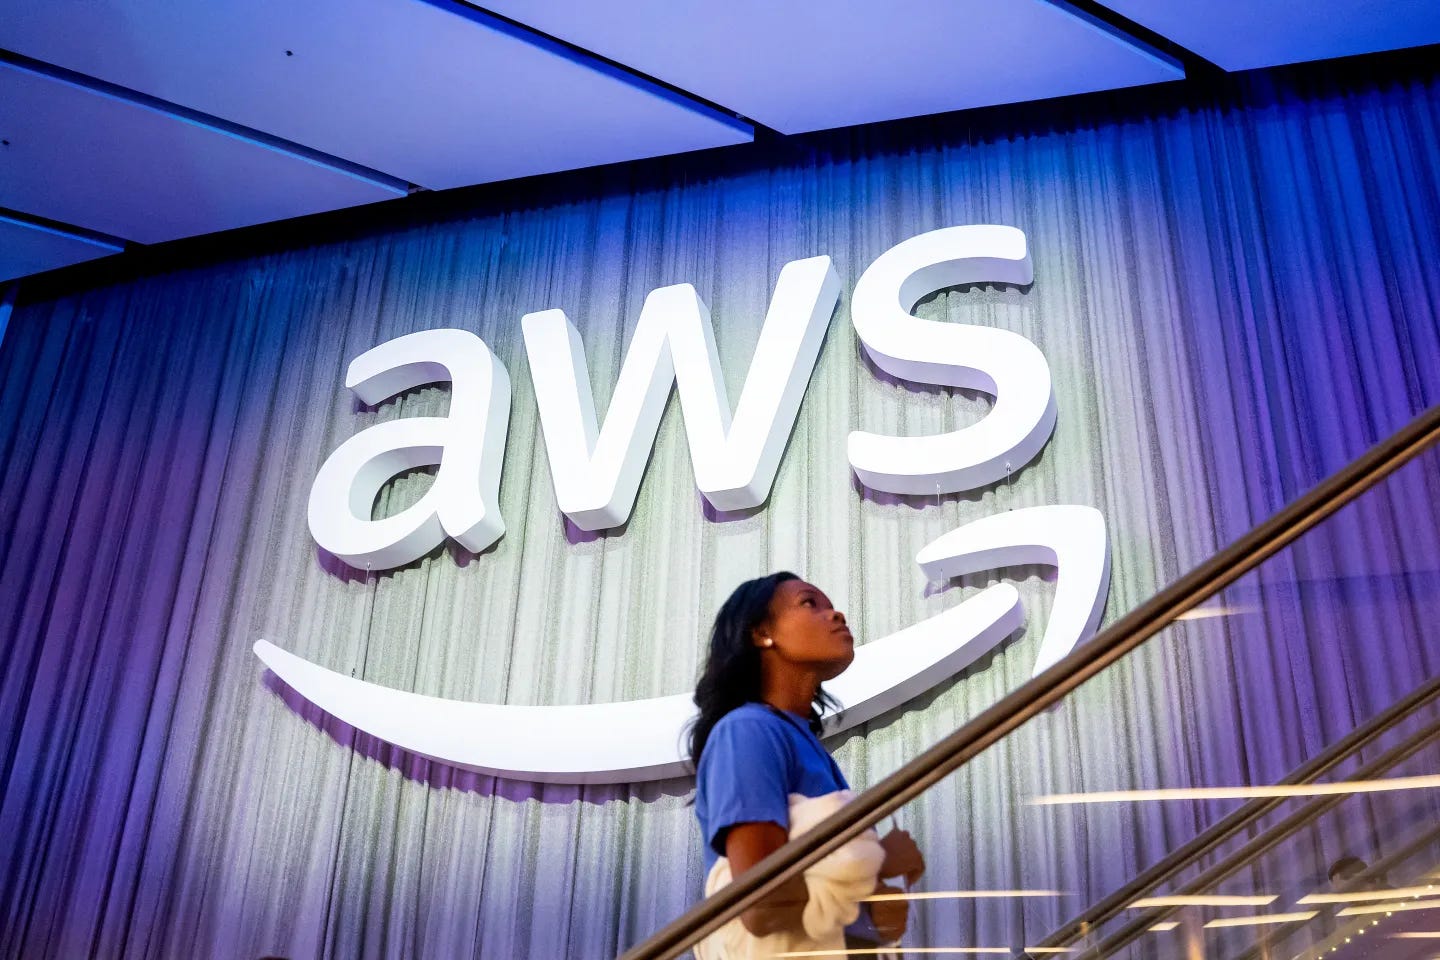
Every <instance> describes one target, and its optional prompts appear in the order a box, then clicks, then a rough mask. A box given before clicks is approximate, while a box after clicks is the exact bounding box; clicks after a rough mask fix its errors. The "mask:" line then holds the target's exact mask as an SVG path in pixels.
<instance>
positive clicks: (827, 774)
mask: <svg viewBox="0 0 1440 960" xmlns="http://www.w3.org/2000/svg"><path fill="white" fill-rule="evenodd" d="M854 659H855V638H854V637H853V636H852V635H851V633H850V628H849V627H847V626H846V624H845V615H844V614H842V613H841V612H840V611H838V610H836V609H835V608H834V606H833V605H832V604H831V603H830V600H829V598H828V597H826V596H825V594H824V593H823V592H821V591H820V590H819V589H818V588H816V587H814V586H812V585H811V584H808V583H806V582H805V581H803V580H801V579H800V578H798V577H796V576H795V575H794V574H793V573H773V574H771V575H769V576H767V577H761V578H759V579H757V580H750V581H747V582H745V583H742V584H741V585H740V586H739V587H737V588H736V589H735V592H734V593H732V594H731V595H730V598H729V599H728V600H726V601H725V604H724V605H723V606H722V607H721V608H720V612H719V613H718V614H717V615H716V617H715V626H714V629H713V630H712V632H711V636H710V655H709V659H708V661H707V662H706V664H705V671H704V673H703V674H702V675H701V678H700V682H699V684H698V685H697V687H696V690H695V704H696V706H698V707H699V708H700V714H699V716H698V717H697V718H696V720H695V724H694V726H693V727H692V728H691V731H690V758H691V761H692V762H693V763H694V765H695V769H696V794H695V813H696V816H697V818H698V819H699V821H700V829H701V833H702V834H703V836H704V840H705V866H706V871H707V876H708V878H709V880H708V882H707V893H710V892H713V890H714V888H715V887H716V886H719V885H723V883H724V882H728V880H729V878H732V877H737V876H739V875H740V874H742V873H744V872H745V871H746V870H748V869H750V868H751V867H753V866H754V865H755V864H756V863H758V862H760V861H761V860H763V859H764V858H765V857H766V856H768V855H769V854H770V853H772V852H774V851H775V850H777V849H778V848H779V847H780V846H782V845H783V844H784V843H785V841H786V840H787V839H788V837H789V835H790V831H791V829H792V826H793V825H792V822H791V821H792V819H793V818H794V817H793V815H792V804H791V800H792V795H798V797H802V798H838V799H837V801H836V802H843V799H844V797H845V796H846V795H845V794H839V793H838V791H848V789H849V785H848V784H847V783H846V781H845V776H844V775H843V774H842V773H841V772H840V768H839V767H837V766H836V765H835V761H834V760H833V759H831V757H830V754H829V753H828V752H827V751H826V750H825V748H824V746H822V745H821V743H820V741H819V739H817V736H816V735H817V734H818V733H819V732H820V716H821V713H822V711H824V710H825V709H827V708H833V707H834V706H836V704H835V702H834V701H833V700H832V699H831V698H830V696H829V695H828V694H826V693H825V691H824V690H823V689H821V686H820V685H821V684H822V683H823V682H824V681H826V680H830V679H833V678H835V677H837V676H839V675H840V674H841V673H842V672H843V671H844V670H845V668H846V667H848V666H849V665H850V663H851V661H852V660H854ZM795 809H797V810H798V809H799V807H796V808H795ZM810 816H811V817H813V816H815V814H813V813H812V814H810ZM860 840H864V841H865V842H866V843H869V844H870V845H871V849H872V851H873V853H872V854H870V855H869V856H870V859H869V860H868V861H866V859H865V858H866V856H867V854H866V852H865V851H864V850H863V849H860V848H858V847H857V848H856V850H855V851H852V852H854V854H855V856H854V858H853V863H856V864H862V865H863V864H865V863H868V871H869V872H867V873H865V874H864V875H863V882H864V884H865V890H866V891H868V892H896V891H894V889H893V888H890V887H887V886H885V885H884V884H883V883H881V882H880V880H882V879H884V878H891V877H905V878H906V879H907V881H908V882H911V883H913V882H914V881H915V880H917V879H919V877H920V875H921V874H922V873H924V871H925V860H924V858H923V857H922V856H921V854H920V850H919V848H918V847H916V845H915V841H914V840H912V839H911V837H910V835H909V834H907V833H905V832H904V831H900V830H894V831H891V832H890V833H889V834H887V835H886V836H885V837H884V838H883V839H881V840H879V841H878V844H879V846H878V849H876V848H875V847H874V844H875V843H876V841H875V838H874V834H873V833H867V834H866V835H865V836H864V837H862V838H860ZM857 842H858V841H852V844H856V843H857ZM849 846H851V845H849V844H847V847H849ZM844 850H845V848H842V850H841V851H836V853H835V854H832V855H831V857H827V858H826V859H827V860H830V859H832V858H834V857H837V856H839V855H841V854H842V852H843V851H844ZM721 858H723V859H721ZM821 862H822V864H823V863H824V862H825V861H821ZM817 866H818V865H817ZM877 866H878V869H876V867H877ZM859 869H867V868H865V867H864V866H862V867H860V868H859ZM810 873H811V871H807V872H806V874H807V875H809V874H810ZM872 878H873V879H872ZM853 883H854V881H853V879H852V880H851V884H852V887H853ZM864 892H865V891H862V893H861V895H864ZM818 896H821V893H820V891H819V886H818V884H817V888H816V890H815V891H814V892H812V890H811V888H810V886H808V885H807V882H806V876H805V875H802V876H797V877H795V878H793V879H792V880H790V881H789V882H788V883H786V884H785V885H784V886H782V887H781V888H780V889H778V890H777V891H775V892H774V893H772V894H771V895H770V896H769V897H767V898H766V899H765V900H763V901H761V902H760V903H758V904H756V905H755V906H753V907H751V908H750V909H749V910H747V911H745V913H744V914H742V916H741V918H740V922H741V924H742V925H743V930H744V932H743V933H742V932H740V931H739V929H738V928H733V929H732V930H731V934H732V936H733V935H738V936H742V937H743V936H744V933H748V934H749V935H750V936H751V937H773V936H779V935H782V934H788V935H789V936H790V938H791V939H792V941H794V940H795V939H799V940H801V941H803V940H804V939H805V938H806V933H805V931H806V930H807V929H810V927H811V926H812V919H813V917H814V914H815V911H816V907H817V904H816V903H815V902H813V901H814V900H815V898H816V897H818ZM807 903H808V904H809V905H810V907H811V911H810V914H809V915H808V916H807V914H806V907H807ZM868 907H869V908H870V909H869V910H868V915H867V911H864V910H859V908H858V905H857V904H855V903H854V902H853V900H851V901H850V902H847V903H844V904H842V905H841V908H840V912H842V913H845V914H846V915H845V917H844V920H845V921H851V920H853V921H855V922H854V923H852V924H851V925H850V927H849V928H847V929H846V931H845V940H846V941H848V942H850V943H852V944H856V943H857V941H868V943H869V945H872V946H873V945H874V943H875V942H877V941H878V942H893V941H895V940H898V939H899V938H900V936H901V934H903V933H904V932H905V924H906V918H907V907H906V903H905V901H903V900H893V901H880V902H873V903H870V904H868ZM857 914H858V915H857ZM810 939H813V933H812V934H811V936H810ZM723 952H724V951H718V950H714V949H712V950H710V951H709V953H710V955H712V956H718V955H722V954H723Z"/></svg>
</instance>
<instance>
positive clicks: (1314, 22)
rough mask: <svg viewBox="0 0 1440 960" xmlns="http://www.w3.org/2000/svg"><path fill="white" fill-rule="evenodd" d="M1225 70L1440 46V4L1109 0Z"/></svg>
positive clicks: (1438, 0) (1402, 0) (1430, 0)
mask: <svg viewBox="0 0 1440 960" xmlns="http://www.w3.org/2000/svg"><path fill="white" fill-rule="evenodd" d="M1104 2H1105V6H1107V7H1109V8H1111V9H1112V10H1114V11H1116V12H1117V13H1120V14H1123V15H1124V16H1126V17H1129V18H1130V19H1131V20H1134V21H1135V22H1136V23H1138V24H1141V25H1142V26H1145V27H1148V28H1149V29H1151V30H1154V31H1155V32H1156V33H1159V34H1162V35H1163V36H1166V37H1168V38H1170V39H1171V40H1174V41H1175V42H1176V43H1178V44H1180V45H1181V46H1182V47H1186V48H1188V49H1190V50H1193V51H1195V52H1196V53H1198V54H1200V56H1202V57H1204V58H1205V59H1207V60H1209V61H1211V62H1212V63H1216V64H1219V65H1220V66H1222V67H1224V68H1225V69H1226V70H1250V69H1253V68H1255V67H1273V66H1278V65H1280V64H1285V63H1299V62H1301V61H1304V60H1324V59H1328V58H1330V57H1348V56H1352V55H1354V54H1360V53H1378V52H1380V51H1382V50H1398V49H1401V48H1403V47H1417V46H1422V45H1425V44H1431V43H1440V0H1325V2H1323V3H1316V2H1314V0H1207V2H1205V3H1194V2H1193V0H1104Z"/></svg>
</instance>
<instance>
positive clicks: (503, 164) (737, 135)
mask: <svg viewBox="0 0 1440 960" xmlns="http://www.w3.org/2000/svg"><path fill="white" fill-rule="evenodd" d="M0 47H4V48H6V49H9V50H13V51H15V52H18V53H20V54H23V55H25V56H27V57H31V58H34V59H37V60H42V61H45V62H47V63H51V64H55V65H57V66H61V67H64V68H66V69H69V70H73V71H77V72H79V73H83V74H87V75H89V76H92V77H98V78H100V79H102V80H105V81H108V82H110V83H114V84H119V85H121V86H124V87H128V88H130V89H133V90H138V91H141V92H143V93H145V94H148V95H150V96H153V97H158V98H161V99H163V100H168V101H170V102H172V103H178V104H181V105H183V106H186V107H189V108H192V109H195V110H200V111H203V112H205V113H208V114H211V115H213V116H218V117H222V118H224V119H226V120H230V121H232V122H235V123H239V124H243V125H245V126H248V127H251V128H253V129H256V130H261V131H264V132H266V133H269V134H271V135H274V136H277V137H282V138H284V139H287V140H290V141H292V142H295V143H300V144H304V145H306V146H309V147H312V148H314V149H316V150H320V151H323V152H325V153H328V154H331V155H332V156H337V157H342V158H344V159H346V160H349V161H351V162H353V163H358V164H361V165H364V166H366V167H369V168H371V169H373V170H378V171H381V172H383V173H386V174H389V175H391V176H394V177H399V178H401V179H403V180H406V181H409V182H411V183H417V184H420V185H422V186H425V187H430V188H434V189H438V188H443V187H453V186H460V185H465V184H472V183H481V182H487V181H493V180H504V179H509V178H511V177H519V176H526V175H531V174H539V173H549V172H552V171H556V170H568V169H575V168H578V167H585V166H591V165H594V164H601V163H610V162H614V161H621V160H630V159H637V158H641V157H651V156H659V155H663V154H669V153H677V152H681V151H686V150H695V149H700V148H703V147H712V146H719V145H723V144H733V143H740V142H745V141H748V140H750V139H751V135H752V131H751V129H750V127H749V126H748V125H745V124H740V123H738V122H737V121H735V120H733V119H732V118H729V117H726V116H724V115H721V114H719V113H716V112H714V111H710V110H707V109H704V108H699V107H696V106H694V105H693V104H692V103H691V102H690V101H688V100H683V99H681V98H679V97H677V96H675V95H673V94H669V93H667V92H665V91H664V90H662V89H661V88H659V87H655V86H654V85H650V84H641V83H639V82H637V81H635V80H633V79H631V78H629V77H626V76H623V75H621V74H620V73H619V72H618V71H615V70H613V69H612V68H609V67H605V66H604V65H602V64H600V63H599V62H598V61H594V60H590V59H583V60H582V58H580V57H578V56H576V55H574V54H571V53H569V52H568V51H566V50H564V49H563V48H561V47H560V46H559V45H557V44H546V43H536V42H533V41H532V40H529V39H525V38H524V37H522V36H521V35H520V32H519V31H517V30H516V29H515V28H513V27H508V26H504V25H501V24H500V23H499V21H495V20H494V19H493V18H490V17H485V16H483V15H481V14H477V13H475V12H473V11H471V10H469V8H466V7H463V6H461V5H460V4H458V3H449V2H447V0H433V2H431V0H251V2H246V3H240V2H235V0H211V2H204V3H176V2H174V0H45V2H43V3H29V4H23V5H21V8H20V9H16V10H12V11H10V12H8V13H7V15H6V16H5V17H4V18H3V19H0Z"/></svg>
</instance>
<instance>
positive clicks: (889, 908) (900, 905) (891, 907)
mask: <svg viewBox="0 0 1440 960" xmlns="http://www.w3.org/2000/svg"><path fill="white" fill-rule="evenodd" d="M890 835H891V836H894V834H893V833H892V834H890ZM907 838H908V834H907ZM875 892H876V893H900V892H901V891H900V890H898V889H896V888H895V887H887V886H886V885H885V884H883V883H877V884H875ZM909 920H910V904H909V902H908V901H905V900H871V901H870V922H871V923H873V924H875V930H876V932H877V933H879V934H880V938H881V939H882V940H883V941H885V942H886V943H894V942H895V941H896V940H899V939H900V938H901V937H903V936H905V926H906V924H907V923H908V922H909Z"/></svg>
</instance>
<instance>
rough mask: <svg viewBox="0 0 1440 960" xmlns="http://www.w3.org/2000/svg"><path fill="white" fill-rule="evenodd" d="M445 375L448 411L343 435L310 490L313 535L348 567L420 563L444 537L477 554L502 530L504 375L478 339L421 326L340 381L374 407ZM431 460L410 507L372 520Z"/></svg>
mask: <svg viewBox="0 0 1440 960" xmlns="http://www.w3.org/2000/svg"><path fill="white" fill-rule="evenodd" d="M441 380H448V381H450V384H451V386H450V413H449V416H445V417H407V418H401V419H399V420H389V421H386V422H385V423H379V424H376V425H375V426H373V427H369V428H367V429H365V430H362V431H360V432H359V433H357V434H356V435H355V436H353V437H351V438H350V439H349V440H346V441H345V442H344V443H342V444H341V445H340V447H339V448H338V449H337V450H336V451H335V452H334V453H332V454H331V455H330V459H328V460H326V461H325V464H324V465H323V466H322V467H321V468H320V472H319V473H318V474H317V475H316V477H315V483H314V485H313V486H312V487H311V488H310V509H309V520H310V535H311V536H312V537H314V538H315V542H316V543H318V544H319V545H320V546H321V547H323V548H325V549H326V550H328V551H329V552H331V553H333V554H334V555H335V556H337V557H339V558H340V559H341V560H343V561H345V562H346V563H348V564H349V565H350V566H352V567H360V568H362V569H366V568H368V569H371V570H385V569H389V568H391V567H399V566H403V565H404V564H407V563H410V562H411V561H412V560H416V559H419V558H420V557H422V556H424V555H425V554H426V553H428V552H429V551H431V550H433V549H434V548H435V547H437V546H439V545H440V544H441V543H443V542H444V541H445V537H446V535H447V534H448V535H449V536H451V537H454V538H455V539H456V540H457V541H459V542H460V544H461V545H462V546H464V547H465V548H466V549H468V550H474V551H479V550H484V549H485V548H486V547H488V546H490V544H492V543H494V542H495V541H496V540H498V539H500V537H501V535H503V534H504V533H505V521H504V520H503V519H502V518H501V516H500V504H499V493H500V468H501V462H502V460H503V458H504V455H505V432H506V430H507V429H508V427H509V423H510V377H509V376H508V375H507V374H506V373H505V368H504V367H503V366H502V365H501V364H500V361H499V360H498V359H496V357H495V354H493V353H491V352H490V348H489V347H487V346H486V345H485V341H483V340H481V339H480V338H479V337H477V336H475V334H473V333H469V332H467V331H465V330H426V331H423V332H421V333H412V334H409V335H408V336H404V337H399V338H397V339H395V340H391V341H389V342H387V343H382V344H380V346H378V347H375V348H374V349H372V350H367V351H366V352H365V353H363V354H361V355H360V356H358V357H356V358H355V360H354V361H353V362H352V363H351V364H350V369H349V370H348V371H346V374H345V385H346V386H347V387H349V388H350V389H351V390H354V391H355V393H356V395H358V396H359V397H360V399H361V400H362V401H364V402H365V403H367V404H376V403H379V402H381V401H382V400H385V399H388V398H389V397H393V396H394V395H395V394H397V393H399V392H401V391H402V390H408V389H410V388H411V387H416V386H419V385H420V384H423V383H434V382H436V381H441ZM430 464H438V465H439V469H438V470H437V472H436V474H435V482H434V483H433V484H431V486H430V489H429V490H428V491H426V493H425V496H423V497H421V498H420V501H419V502H418V503H416V504H415V505H414V506H412V507H410V508H409V509H406V510H404V511H401V512H400V513H398V514H396V515H395V516H393V517H386V518H385V519H383V520H371V519H370V514H371V511H372V510H373V508H374V506H375V496H376V494H378V493H379V492H380V488H381V487H383V486H384V485H385V483H386V482H387V481H388V480H389V479H390V478H391V477H393V476H395V475H396V474H399V473H403V472H404V471H406V470H412V469H414V468H415V467H421V466H428V465H430Z"/></svg>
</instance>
